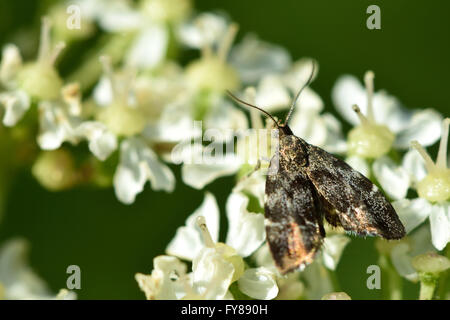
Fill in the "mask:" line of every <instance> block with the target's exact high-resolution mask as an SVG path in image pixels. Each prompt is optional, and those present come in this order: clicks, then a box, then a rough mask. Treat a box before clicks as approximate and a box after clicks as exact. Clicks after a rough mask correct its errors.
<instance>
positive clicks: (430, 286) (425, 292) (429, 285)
mask: <svg viewBox="0 0 450 320" xmlns="http://www.w3.org/2000/svg"><path fill="white" fill-rule="evenodd" d="M435 288H436V281H421V282H420V296H419V299H420V300H431V299H433V293H434V289H435Z"/></svg>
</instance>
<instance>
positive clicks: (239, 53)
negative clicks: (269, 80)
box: [230, 35, 291, 84]
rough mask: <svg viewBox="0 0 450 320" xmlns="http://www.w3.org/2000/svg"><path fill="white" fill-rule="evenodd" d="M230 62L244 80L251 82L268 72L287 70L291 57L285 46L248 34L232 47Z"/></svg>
mask: <svg viewBox="0 0 450 320" xmlns="http://www.w3.org/2000/svg"><path fill="white" fill-rule="evenodd" d="M230 63H231V65H233V66H234V67H235V68H236V70H238V72H239V74H240V76H241V79H242V81H243V82H244V83H247V84H250V83H256V82H257V81H258V80H259V79H261V78H262V77H263V76H265V75H267V74H270V73H272V74H273V73H280V72H283V71H285V70H287V68H288V67H289V65H290V64H291V57H290V55H289V53H288V52H287V51H286V49H284V48H283V47H281V46H277V45H274V44H271V43H268V42H264V41H261V40H259V39H258V38H257V37H256V36H255V35H247V36H245V38H244V39H243V40H242V42H240V43H239V44H237V45H236V46H235V47H234V48H233V49H232V51H231V53H230Z"/></svg>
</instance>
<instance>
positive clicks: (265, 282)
mask: <svg viewBox="0 0 450 320" xmlns="http://www.w3.org/2000/svg"><path fill="white" fill-rule="evenodd" d="M238 286H239V289H240V290H241V291H242V292H243V293H245V294H246V295H248V296H250V297H253V298H255V299H260V300H272V299H274V298H276V297H277V295H278V292H279V289H278V286H277V283H276V280H275V277H274V273H273V272H272V270H270V269H267V268H264V267H260V268H252V269H247V270H245V272H244V274H243V275H242V277H241V278H240V279H239V280H238Z"/></svg>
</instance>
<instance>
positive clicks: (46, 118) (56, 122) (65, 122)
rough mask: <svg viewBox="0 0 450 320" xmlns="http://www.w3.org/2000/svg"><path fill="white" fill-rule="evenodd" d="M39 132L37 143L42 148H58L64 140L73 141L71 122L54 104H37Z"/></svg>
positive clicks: (74, 138) (73, 134) (74, 136)
mask: <svg viewBox="0 0 450 320" xmlns="http://www.w3.org/2000/svg"><path fill="white" fill-rule="evenodd" d="M39 122H40V133H39V135H38V137H37V140H38V144H39V146H40V147H41V148H42V149H43V150H55V149H58V148H59V147H60V146H61V144H62V143H63V142H64V141H75V140H76V135H75V132H74V128H73V125H74V124H73V123H71V121H70V119H69V118H68V117H67V115H66V114H65V113H64V111H63V110H62V109H61V108H60V107H58V106H57V105H56V104H53V103H50V102H42V103H40V104H39Z"/></svg>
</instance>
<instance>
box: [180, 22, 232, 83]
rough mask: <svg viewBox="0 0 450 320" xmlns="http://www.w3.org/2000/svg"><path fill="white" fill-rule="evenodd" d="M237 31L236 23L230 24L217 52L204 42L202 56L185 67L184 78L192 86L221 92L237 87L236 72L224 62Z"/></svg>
mask: <svg viewBox="0 0 450 320" xmlns="http://www.w3.org/2000/svg"><path fill="white" fill-rule="evenodd" d="M237 31H238V26H237V24H234V23H233V24H231V25H230V26H229V28H228V31H227V33H226V34H225V36H224V38H223V39H222V41H221V42H220V43H219V46H218V49H217V52H215V53H213V52H212V51H213V50H212V48H211V46H210V44H208V43H206V44H205V45H204V47H203V50H202V57H201V58H200V59H198V60H196V61H193V62H192V63H191V64H189V65H188V66H187V67H186V78H187V81H188V83H189V84H190V85H191V86H192V87H193V88H196V89H199V90H202V89H207V90H212V91H217V92H223V91H225V90H234V89H236V88H238V87H239V76H238V73H237V72H236V70H235V69H234V68H232V67H231V66H230V65H229V64H227V62H226V58H227V55H228V52H229V51H230V47H231V44H232V43H233V41H234V38H235V36H236V33H237Z"/></svg>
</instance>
